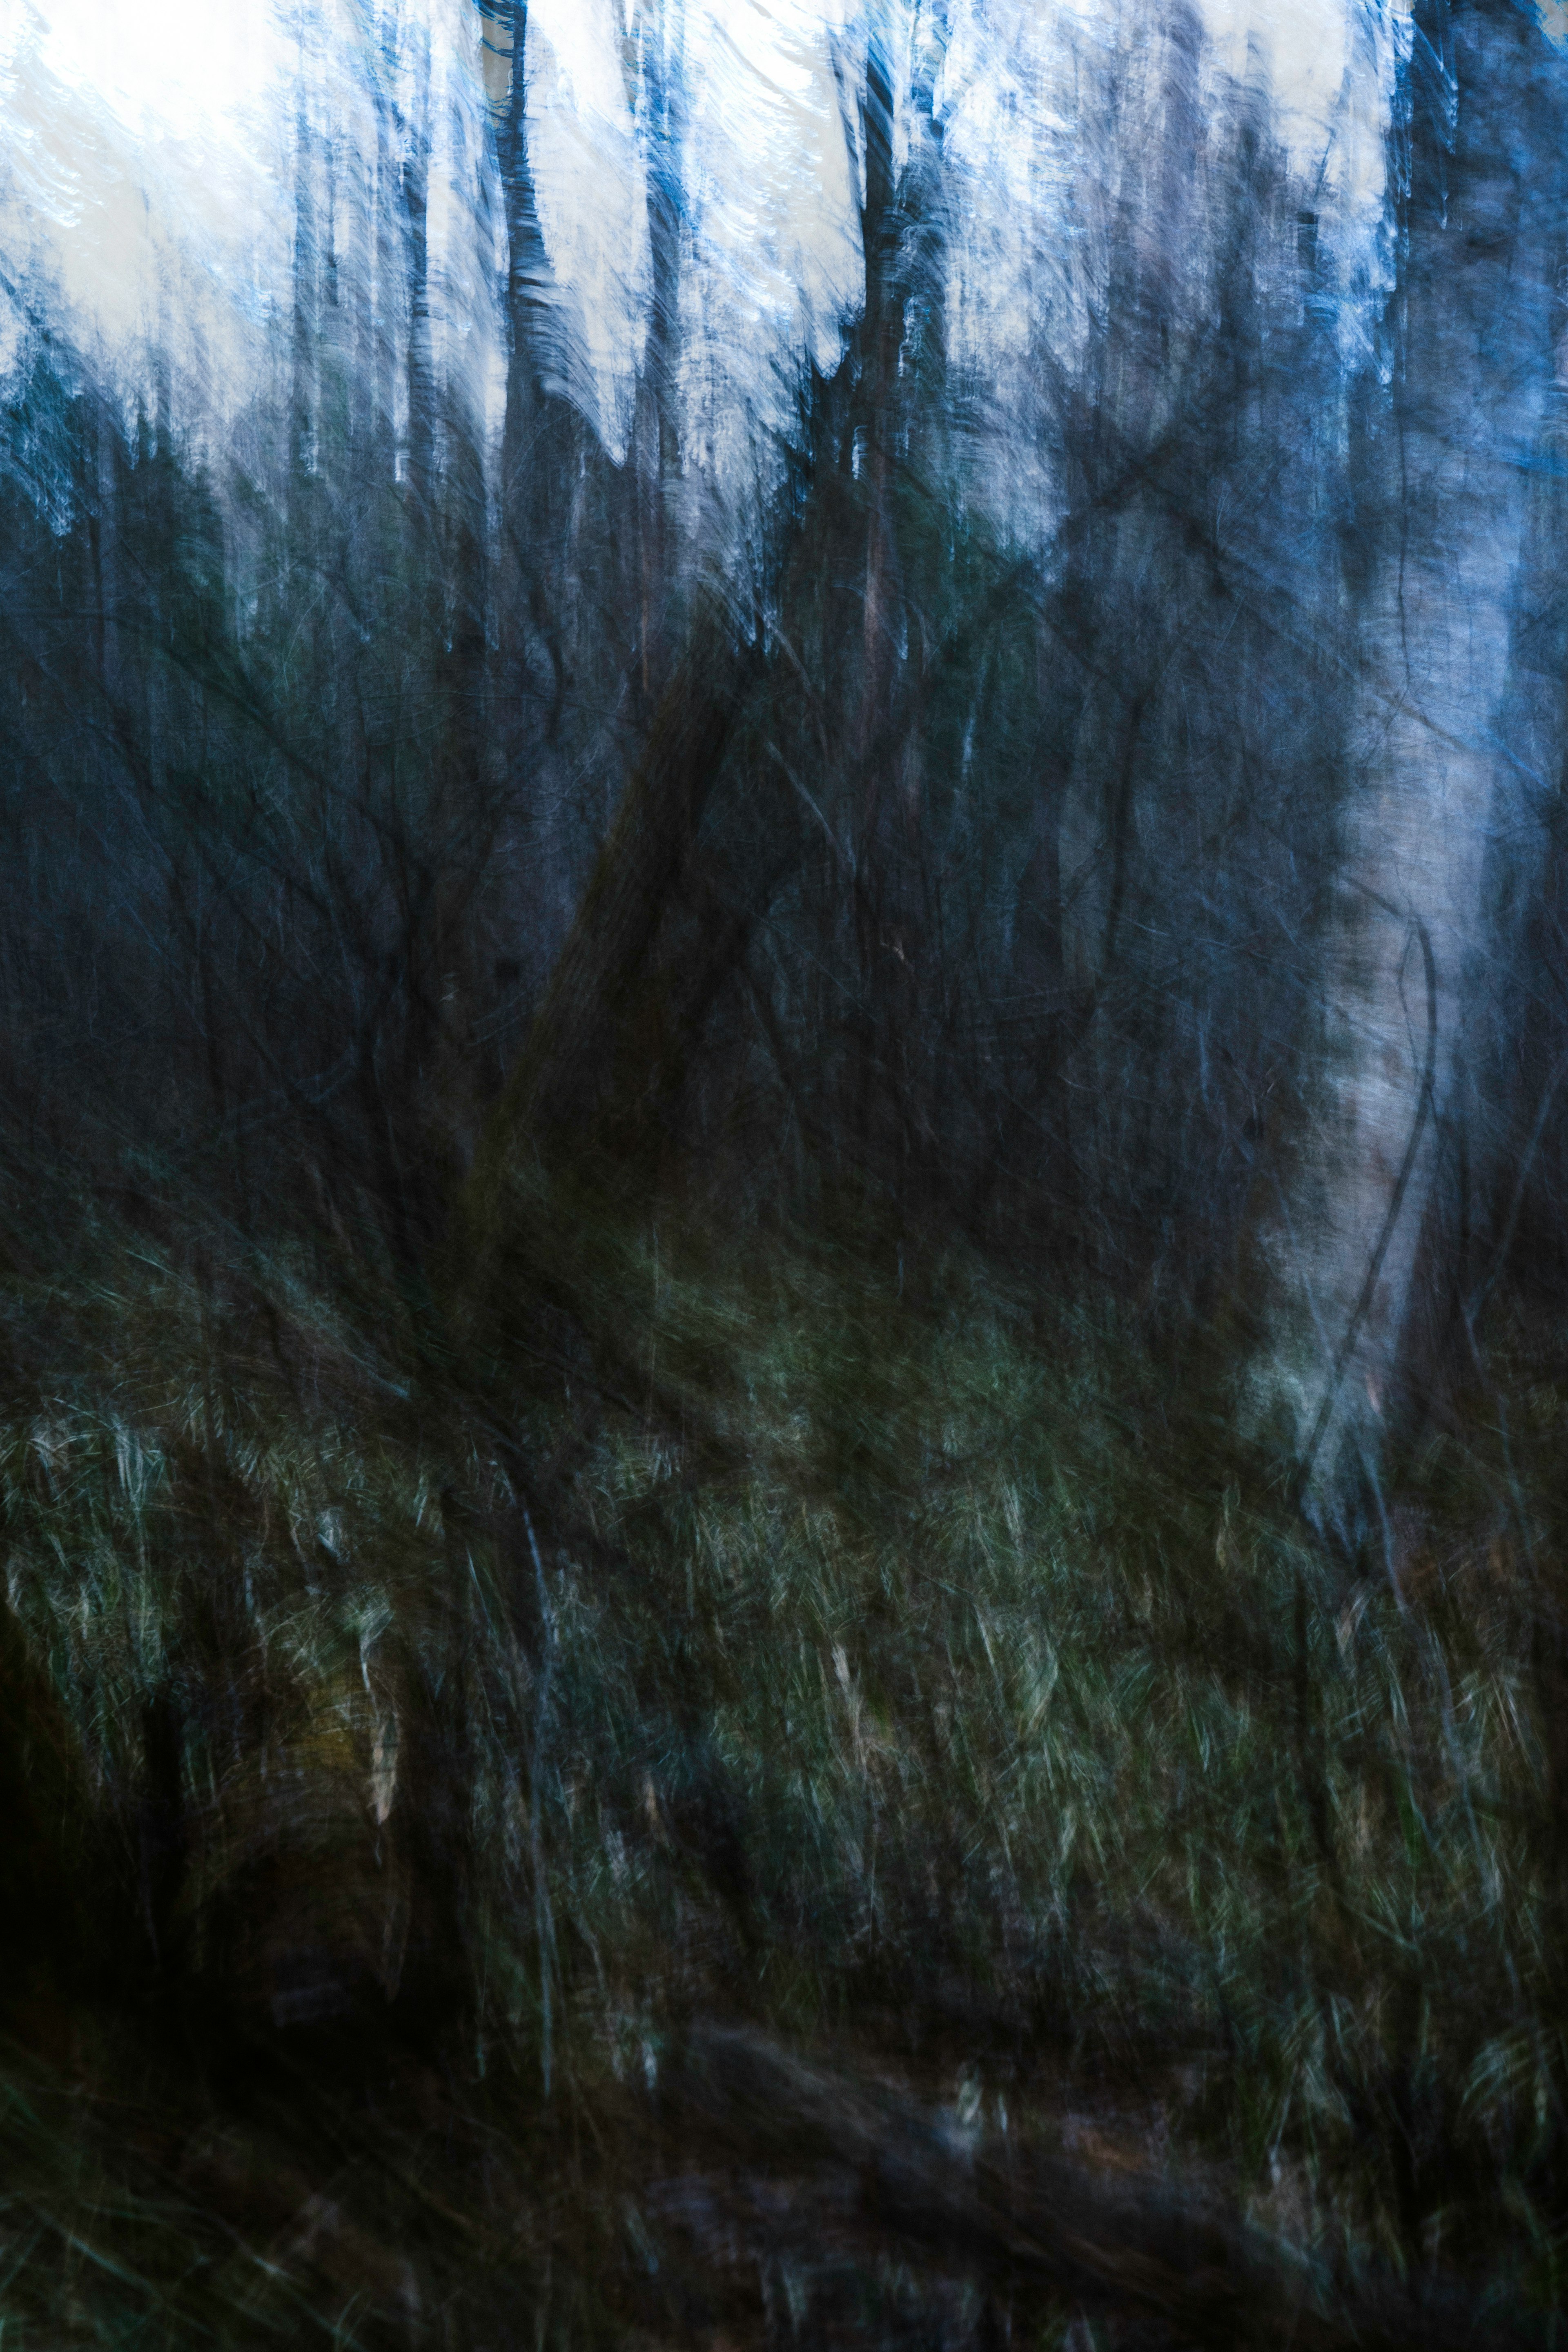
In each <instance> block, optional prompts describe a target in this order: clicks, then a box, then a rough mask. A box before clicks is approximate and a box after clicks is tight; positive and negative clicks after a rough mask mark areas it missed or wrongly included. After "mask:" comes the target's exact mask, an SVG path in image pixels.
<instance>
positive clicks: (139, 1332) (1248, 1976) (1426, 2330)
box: [0, 1184, 1568, 2352]
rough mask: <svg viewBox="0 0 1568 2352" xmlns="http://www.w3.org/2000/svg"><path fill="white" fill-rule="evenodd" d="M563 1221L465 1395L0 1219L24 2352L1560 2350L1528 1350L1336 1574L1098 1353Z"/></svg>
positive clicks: (1253, 1488) (891, 1244) (85, 1225)
mask: <svg viewBox="0 0 1568 2352" xmlns="http://www.w3.org/2000/svg"><path fill="white" fill-rule="evenodd" d="M536 1211H537V1216H538V1218H539V1220H540V1221H541V1231H542V1234H543V1236H544V1246H543V1248H542V1251H540V1252H537V1253H536V1255H540V1256H542V1258H544V1259H547V1260H548V1261H549V1262H551V1263H552V1265H553V1267H554V1280H553V1283H552V1294H551V1304H550V1306H549V1307H548V1308H545V1307H540V1308H539V1309H538V1310H537V1312H531V1314H530V1316H529V1317H528V1318H527V1319H526V1322H525V1323H523V1324H521V1325H520V1326H519V1327H518V1328H514V1329H512V1330H511V1331H510V1336H509V1339H508V1346H507V1349H505V1350H503V1351H500V1352H497V1351H495V1350H491V1351H490V1353H489V1354H488V1355H485V1354H484V1350H483V1349H479V1348H478V1347H476V1352H475V1360H473V1361H468V1360H465V1358H464V1355H463V1350H462V1349H461V1348H459V1347H457V1346H456V1345H455V1344H449V1343H448V1342H447V1340H446V1339H442V1338H440V1337H438V1336H437V1337H433V1336H432V1335H433V1333H438V1332H439V1329H440V1326H439V1322H438V1318H437V1319H433V1318H432V1315H431V1312H430V1310H429V1307H428V1303H427V1302H422V1301H421V1300H420V1299H419V1298H418V1297H414V1296H413V1295H411V1293H410V1291H409V1289H408V1287H407V1286H400V1285H399V1284H398V1282H397V1281H396V1280H395V1277H394V1276H393V1275H392V1274H391V1273H390V1272H387V1271H385V1270H382V1271H380V1272H377V1271H374V1262H373V1259H372V1257H371V1255H370V1254H368V1253H367V1252H365V1251H363V1250H362V1251H356V1250H355V1249H353V1248H352V1247H350V1246H349V1244H348V1242H347V1239H346V1237H345V1239H344V1244H343V1247H342V1250H341V1252H335V1253H323V1252H321V1250H320V1249H317V1250H314V1251H311V1250H307V1249H306V1248H304V1247H303V1246H300V1247H297V1248H284V1247H279V1248H278V1249H277V1250H274V1251H272V1252H270V1253H264V1252H261V1251H259V1250H258V1249H257V1248H255V1247H254V1246H252V1245H250V1244H246V1243H242V1242H241V1241H239V1240H237V1239H236V1238H235V1237H234V1236H233V1235H232V1234H226V1233H225V1232H224V1231H223V1230H222V1229H220V1228H219V1227H217V1226H216V1225H215V1224H213V1223H210V1222H209V1223H206V1224H204V1225H200V1226H198V1225H196V1224H195V1223H194V1222H192V1221H189V1220H187V1221H185V1222H184V1223H182V1222H181V1221H180V1220H179V1219H177V1218H175V1217H174V1214H173V1213H172V1212H170V1211H168V1210H167V1209H166V1208H164V1207H163V1206H160V1204H159V1202H158V1200H157V1197H156V1188H155V1187H153V1186H152V1185H150V1184H149V1185H148V1186H147V1187H146V1188H145V1190H144V1191H142V1192H138V1194H137V1195H136V1196H135V1197H134V1198H131V1199H126V1200H121V1202H120V1203H119V1204H118V1206H116V1207H115V1208H114V1209H113V1210H112V1212H111V1211H110V1209H109V1208H107V1207H105V1205H104V1203H103V1202H102V1201H101V1200H99V1201H90V1200H89V1199H87V1198H85V1197H84V1198H83V1199H81V1200H80V1201H79V1202H77V1203H76V1204H75V1206H74V1208H73V1209H72V1210H71V1211H70V1212H69V1213H67V1212H66V1210H64V1209H63V1208H62V1209H60V1210H59V1211H58V1213H57V1214H56V1216H55V1218H54V1222H53V1224H52V1226H51V1230H50V1233H49V1234H48V1236H47V1241H46V1240H41V1239H39V1238H38V1236H37V1234H33V1235H32V1236H31V1237H29V1236H28V1235H27V1234H25V1233H24V1232H22V1231H21V1229H20V1228H18V1230H17V1231H16V1233H15V1234H12V1235H11V1236H9V1237H8V1256H9V1264H8V1267H7V1278H6V1282H5V1288H4V1293H3V1299H0V1334H3V1339H4V1351H5V1414H4V1424H3V1427H0V1491H3V1501H4V1510H5V1541H6V1580H7V1593H8V1598H9V1614H8V1615H6V1616H4V1617H0V1624H3V1626H4V1628H5V1635H4V1639H5V1650H4V1657H3V1659H0V1667H3V1671H4V1675H5V1680H6V1684H7V1696H8V1705H7V1709H6V1721H7V1723H8V1725H9V1726H10V1727H11V1728H10V1731H9V1732H8V1733H7V1735H6V1737H7V1738H8V1739H9V1741H10V1745H9V1747H8V1748H6V1749H5V1754H4V1755H3V1756H0V1777H4V1778H5V1786H4V1787H3V1788H0V1797H3V1798H4V1800H5V1803H6V1805H7V1808H8V1810H9V1811H10V1815H11V1818H12V1819H13V1820H14V1821H15V1822H16V1823H17V1829H16V1834H15V1835H14V1837H13V1838H12V1842H11V1849H10V1853H9V1854H8V1856H7V1858H6V1860H5V1864H4V1873H5V1875H4V1881H3V1884H0V1894H3V1895H5V1903H6V1906H7V1908H8V1911H9V1914H10V1920H11V1925H10V1927H8V1930H7V1936H8V1942H9V1947H10V1950H9V1973H8V1975H7V1977H6V1979H5V2000H6V2008H5V2015H6V2017H7V2019H8V2030H7V2034H6V2038H5V2044H4V2058H3V2063H0V2341H3V2343H4V2345H5V2352H12V2347H13V2346H15V2347H34V2346H38V2347H43V2346H50V2347H53V2346H60V2345H67V2344H70V2345H76V2344H83V2345H89V2344H91V2345H97V2344H103V2345H114V2346H121V2345H125V2346H131V2345H135V2346H149V2347H151V2346H165V2345H166V2346H170V2347H174V2346H184V2345H186V2344H191V2345H195V2344H205V2343H217V2344H221V2345H247V2344H251V2343H264V2342H270V2341H274V2340H279V2341H287V2342H293V2341H300V2342H309V2341H312V2340H320V2339H327V2340H330V2341H331V2342H332V2343H333V2344H337V2345H350V2344H363V2345H365V2346H372V2345H375V2346H380V2345H407V2346H410V2347H413V2346H418V2345H426V2344H428V2345H431V2346H447V2345H450V2346H453V2347H458V2346H461V2347H468V2346H474V2347H479V2346H486V2347H502V2346H507V2345H514V2344H515V2345H523V2344H526V2345H528V2346H530V2347H543V2346H545V2345H561V2346H563V2347H564V2346H566V2345H568V2344H576V2343H587V2342H593V2343H601V2342H603V2343H626V2344H634V2343H635V2344H637V2345H638V2346H640V2347H643V2352H653V2347H658V2346H668V2347H677V2346H700V2347H705V2352H724V2347H731V2352H742V2347H750V2346H752V2345H757V2346H763V2345H767V2346H769V2347H773V2346H782V2345H809V2344H818V2343H823V2344H826V2343H834V2344H845V2345H851V2344H853V2345H868V2346H869V2345H880V2344H887V2345H889V2346H892V2345H899V2346H904V2345H909V2346H914V2345H921V2346H926V2345H931V2346H938V2345H940V2346H943V2347H960V2346H970V2345H973V2346H991V2345H998V2344H1004V2343H1005V2344H1013V2343H1017V2344H1020V2345H1028V2346H1031V2347H1033V2346H1037V2345H1039V2346H1047V2345H1053V2344H1056V2345H1067V2344H1069V2343H1070V2344H1071V2345H1073V2346H1074V2347H1086V2346H1089V2345H1104V2346H1111V2345H1115V2346H1132V2345H1144V2344H1148V2345H1153V2344H1163V2343H1173V2342H1188V2343H1193V2342H1196V2343H1209V2344H1214V2345H1216V2346H1218V2345H1222V2344H1233V2343H1243V2342H1247V2341H1256V2340H1258V2339H1260V2338H1262V2337H1264V2336H1268V2337H1269V2338H1279V2337H1281V2336H1283V2337H1284V2338H1286V2339H1287V2340H1293V2341H1294V2342H1296V2343H1297V2344H1299V2345H1301V2346H1307V2345H1317V2346H1322V2347H1326V2346H1329V2345H1331V2344H1333V2345H1338V2344H1346V2345H1348V2344H1350V2343H1352V2342H1357V2343H1361V2344H1372V2343H1383V2344H1390V2345H1392V2344H1394V2343H1406V2344H1411V2345H1415V2344H1437V2343H1450V2342H1451V2343H1460V2342H1475V2343H1477V2344H1480V2343H1487V2344H1500V2343H1503V2342H1507V2341H1515V2340H1517V2341H1520V2342H1541V2343H1546V2342H1549V2341H1551V2340H1552V2327H1553V2326H1554V2324H1555V2323H1554V2320H1553V2316H1552V2315H1553V2314H1554V2312H1555V2309H1556V2306H1557V2304H1558V2302H1559V2299H1560V2291H1561V2284H1562V2277H1563V2259H1564V2252H1565V2240H1564V2235H1563V2230H1564V2219H1565V2216H1564V2208H1563V2192H1562V2164H1561V2155H1562V2149H1563V2093H1564V2084H1565V2080H1568V2067H1565V2063H1564V2052H1563V2021H1564V2016H1565V2014H1568V2010H1565V2004H1564V1957H1563V1956H1564V1952H1565V1951H1568V1938H1565V1937H1564V1934H1563V1927H1564V1919H1563V1901H1564V1887H1565V1885H1568V1869H1565V1867H1564V1862H1565V1852H1568V1813H1565V1810H1564V1805H1563V1791H1564V1789H1565V1787H1568V1781H1565V1780H1564V1777H1563V1775H1564V1769H1565V1761H1564V1759H1565V1758H1568V1673H1565V1671H1564V1656H1565V1647H1564V1640H1563V1630H1562V1629H1563V1602H1564V1587H1563V1502H1564V1494H1565V1489H1564V1465H1563V1444H1562V1433H1563V1428H1564V1426H1565V1420H1568V1353H1554V1352H1553V1342H1552V1341H1551V1340H1550V1339H1543V1338H1542V1337H1541V1336H1540V1335H1539V1334H1535V1335H1527V1334H1526V1333H1525V1331H1524V1329H1523V1328H1522V1326H1520V1327H1518V1328H1512V1329H1502V1330H1500V1332H1499V1333H1498V1334H1496V1335H1494V1367H1493V1370H1491V1371H1490V1372H1489V1374H1488V1375H1487V1376H1486V1378H1485V1380H1484V1381H1483V1379H1482V1378H1481V1376H1480V1375H1479V1373H1478V1375H1477V1379H1476V1382H1475V1385H1474V1388H1473V1391H1472V1392H1470V1393H1468V1394H1467V1395H1464V1396H1461V1397H1460V1398H1459V1399H1458V1401H1457V1403H1456V1405H1455V1407H1454V1409H1453V1411H1452V1412H1451V1413H1450V1414H1449V1415H1448V1416H1447V1424H1446V1426H1445V1427H1444V1428H1443V1429H1441V1430H1436V1431H1433V1432H1430V1433H1428V1434H1427V1436H1426V1438H1425V1439H1424V1440H1423V1442H1422V1444H1421V1445H1420V1446H1419V1448H1418V1449H1417V1450H1416V1451H1415V1454H1413V1456H1412V1458H1411V1460H1410V1462H1409V1463H1408V1465H1406V1468H1405V1472H1404V1474H1403V1475H1402V1478H1401V1480H1400V1482H1399V1485H1398V1488H1397V1491H1396V1492H1394V1493H1392V1494H1390V1495H1389V1496H1387V1497H1386V1498H1385V1501H1386V1510H1385V1515H1384V1517H1383V1519H1382V1520H1381V1521H1380V1523H1379V1525H1378V1527H1377V1528H1376V1529H1375V1530H1374V1538H1375V1539H1374V1540H1373V1542H1372V1543H1371V1544H1370V1546H1369V1547H1368V1548H1367V1549H1366V1550H1365V1551H1364V1553H1363V1554H1360V1555H1355V1556H1352V1555H1350V1554H1347V1553H1346V1552H1345V1551H1344V1549H1342V1548H1341V1549H1335V1548H1334V1547H1331V1546H1329V1545H1326V1544H1324V1543H1323V1542H1321V1541H1320V1540H1319V1539H1318V1538H1315V1537H1314V1536H1313V1535H1312V1534H1311V1532H1310V1529H1308V1528H1305V1527H1304V1526H1303V1525H1302V1523H1301V1522H1300V1518H1299V1517H1298V1516H1297V1515H1295V1514H1294V1513H1293V1512H1292V1511H1291V1509H1290V1508H1289V1499H1288V1497H1287V1496H1285V1495H1284V1494H1283V1493H1282V1492H1279V1491H1278V1490H1276V1489H1273V1488H1271V1487H1270V1486H1268V1483H1267V1481H1266V1480H1265V1479H1264V1478H1263V1477H1262V1476H1261V1475H1260V1474H1259V1472H1258V1469H1257V1467H1256V1465H1255V1464H1253V1463H1252V1462H1251V1461H1250V1460H1249V1458H1248V1456H1247V1452H1246V1449H1245V1448H1244V1447H1243V1446H1242V1445H1241V1444H1240V1443H1239V1441H1238V1440H1237V1439H1236V1437H1235V1436H1234V1435H1233V1433H1232V1432H1231V1429H1230V1427H1229V1423H1228V1420H1227V1412H1226V1405H1225V1402H1224V1400H1223V1399H1217V1396H1211V1395H1210V1394H1209V1393H1208V1391H1209V1388H1210V1386H1211V1385H1212V1383H1211V1382H1210V1381H1209V1377H1208V1375H1207V1374H1205V1372H1204V1370H1203V1369H1202V1367H1200V1366H1198V1365H1196V1364H1188V1363H1184V1361H1183V1360H1181V1359H1180V1357H1179V1355H1174V1354H1173V1353H1172V1352H1171V1351H1170V1350H1168V1349H1167V1350H1165V1351H1164V1352H1163V1353H1162V1352H1161V1351H1159V1350H1157V1349H1153V1348H1152V1347H1151V1346H1150V1345H1149V1344H1148V1342H1147V1341H1146V1339H1144V1338H1143V1337H1142V1326H1141V1325H1140V1323H1139V1321H1138V1319H1137V1318H1136V1317H1135V1316H1134V1314H1133V1313H1132V1311H1131V1309H1130V1308H1124V1307H1111V1306H1110V1305H1108V1304H1106V1303H1105V1301H1104V1300H1103V1298H1101V1299H1100V1300H1099V1302H1098V1303H1097V1304H1095V1305H1093V1306H1092V1307H1091V1306H1089V1305H1088V1304H1086V1303H1085V1300H1084V1297H1081V1296H1077V1295H1074V1294H1072V1293H1070V1292H1069V1293H1064V1294H1063V1295H1060V1296H1055V1297H1047V1296H1043V1295H1042V1294H1041V1292H1040V1290H1039V1288H1038V1286H1036V1287H1034V1288H1032V1289H1031V1288H1028V1287H1026V1286H1024V1285H1022V1284H1019V1283H1013V1282H1010V1281H1008V1280H1007V1279H1005V1278H1004V1277H1003V1276H1000V1275H999V1274H998V1272H997V1271H996V1269H995V1268H994V1266H991V1265H986V1264H985V1263H984V1262H983V1261H982V1260H981V1259H979V1258H978V1257H977V1256H975V1255H973V1253H971V1252H968V1251H966V1250H964V1249H962V1248H959V1247H957V1246H945V1247H942V1248H937V1247H935V1246H933V1245H931V1244H929V1243H927V1244H917V1243H916V1242H915V1241H913V1240H912V1239H910V1237H908V1236H904V1235H897V1234H894V1233H893V1232H892V1231H891V1230H890V1229H889V1228H887V1227H885V1226H882V1225H880V1224H879V1223H877V1222H876V1221H875V1220H873V1219H868V1218H866V1217H864V1216H862V1217H859V1218H854V1217H848V1216H845V1217H841V1218H839V1219H838V1220H837V1223H836V1225H835V1228H834V1230H833V1232H832V1234H831V1235H827V1234H824V1233H823V1232H817V1233H816V1234H804V1233H798V1232H794V1233H792V1232H784V1231H779V1232H775V1233H773V1234H751V1235H749V1236H746V1237H743V1238H742V1239H740V1240H737V1241H736V1242H735V1243H734V1244H725V1243H724V1242H722V1241H721V1240H718V1239H715V1238H714V1236H713V1234H712V1232H711V1231H709V1232H708V1233H707V1234H699V1233H694V1232H693V1231H691V1230H690V1229H682V1228H681V1227H680V1226H679V1224H678V1223H677V1222H676V1221H675V1220H674V1219H673V1218H672V1219H671V1220H670V1221H669V1222H668V1223H661V1225H660V1226H659V1227H658V1230H655V1229H654V1228H653V1227H652V1225H651V1224H648V1223H646V1221H645V1222H643V1223H637V1222H634V1221H631V1220H629V1219H627V1220H620V1221H617V1220H616V1219H614V1218H610V1217H607V1216H605V1217H599V1218H597V1219H595V1218H591V1217H589V1218H585V1217H584V1216H583V1215H582V1214H581V1213H580V1204H579V1207H578V1208H577V1209H574V1210H573V1211H572V1212H571V1213H568V1212H567V1211H566V1210H565V1209H563V1208H562V1207H561V1206H560V1204H559V1203H557V1204H554V1205H552V1204H551V1203H550V1202H547V1201H545V1200H543V1199H541V1200H540V1202H537V1203H536ZM552 1219H554V1220H555V1221H556V1222H555V1223H553V1224H552V1223H551V1221H552ZM481 1355H484V1361H483V1363H482V1365H479V1357H480V1356H481ZM476 1365H479V1369H476Z"/></svg>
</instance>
